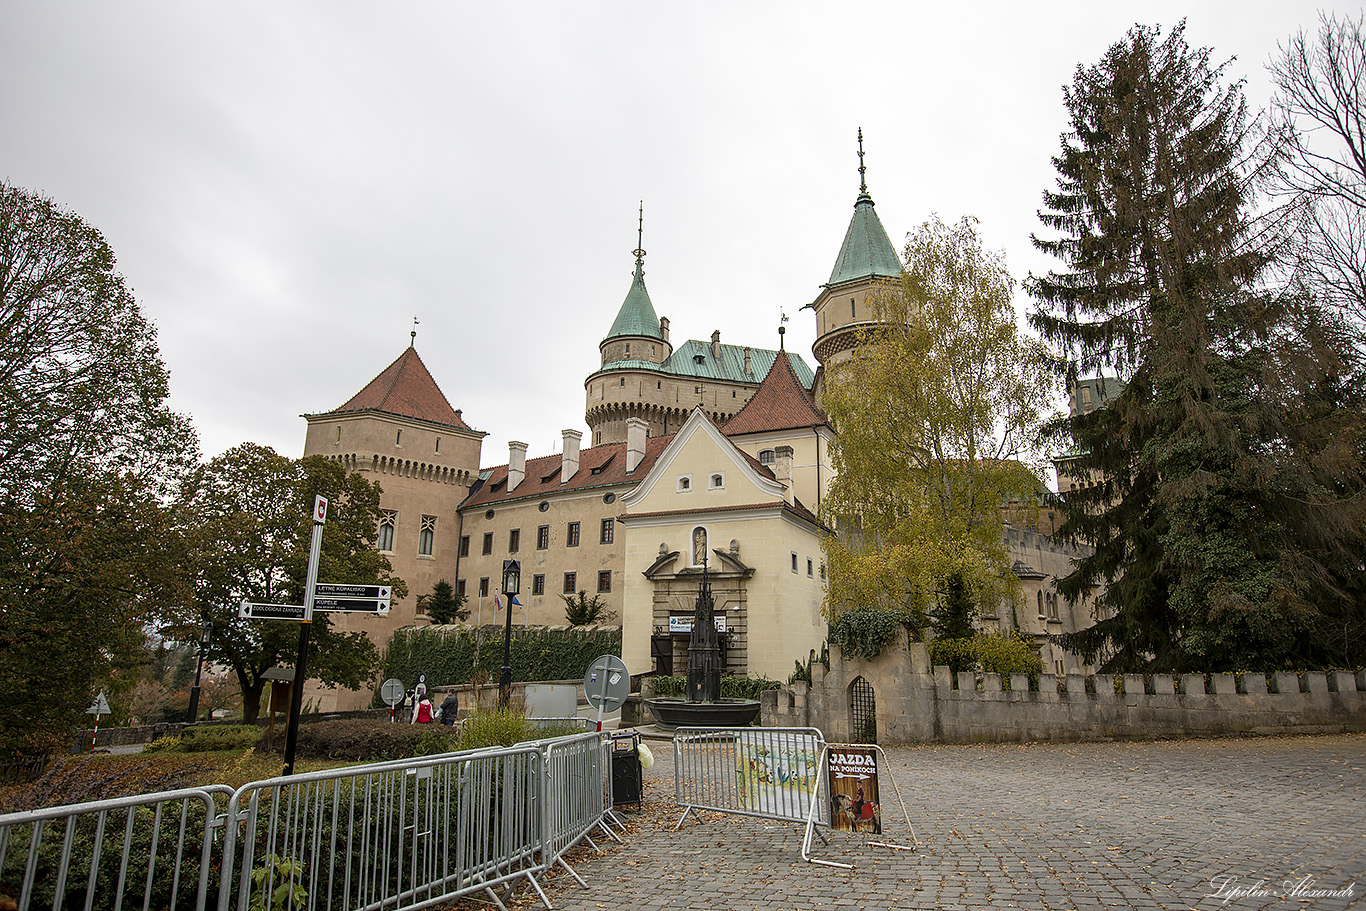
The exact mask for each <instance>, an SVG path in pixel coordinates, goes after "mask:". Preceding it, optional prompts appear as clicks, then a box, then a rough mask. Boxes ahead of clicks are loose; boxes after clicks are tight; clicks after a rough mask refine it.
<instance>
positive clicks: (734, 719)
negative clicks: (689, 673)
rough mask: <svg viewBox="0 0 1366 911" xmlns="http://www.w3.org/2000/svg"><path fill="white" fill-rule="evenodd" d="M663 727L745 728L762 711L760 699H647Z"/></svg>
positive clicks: (646, 701)
mask: <svg viewBox="0 0 1366 911" xmlns="http://www.w3.org/2000/svg"><path fill="white" fill-rule="evenodd" d="M645 704H646V705H648V706H649V707H650V711H651V712H653V713H654V716H655V720H656V721H657V722H659V726H660V727H663V728H677V727H727V728H738V727H744V726H745V725H747V724H749V723H750V722H751V721H753V720H754V718H755V716H757V715H758V714H759V700H757V699H720V700H717V701H716V702H688V701H687V700H686V699H680V698H676V697H668V696H664V697H660V698H657V699H646V700H645Z"/></svg>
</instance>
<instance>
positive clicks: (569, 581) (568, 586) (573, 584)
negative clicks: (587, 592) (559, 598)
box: [564, 573, 579, 595]
mask: <svg viewBox="0 0 1366 911" xmlns="http://www.w3.org/2000/svg"><path fill="white" fill-rule="evenodd" d="M578 579H579V577H578V576H577V575H575V574H574V573H565V574H564V593H565V594H566V595H572V594H574V592H576V591H578V590H579V582H578Z"/></svg>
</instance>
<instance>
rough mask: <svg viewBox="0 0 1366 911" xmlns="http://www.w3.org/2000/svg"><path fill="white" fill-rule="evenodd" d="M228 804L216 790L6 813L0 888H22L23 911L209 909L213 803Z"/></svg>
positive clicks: (217, 821) (215, 822)
mask: <svg viewBox="0 0 1366 911" xmlns="http://www.w3.org/2000/svg"><path fill="white" fill-rule="evenodd" d="M231 796H232V789H231V788H228V787H226V786H223V785H212V786H210V787H206V788H183V789H180V790H176V791H162V792H159V793H156V794H141V795H137V796H135V797H121V798H114V799H110V800H98V801H93V802H91V803H84V804H77V805H74V806H63V807H49V808H46V809H42V810H29V811H25V812H22V813H8V814H5V815H3V816H0V882H4V883H9V884H16V883H17V884H19V885H20V891H19V895H18V898H17V906H18V911H28V909H30V908H54V909H55V908H69V907H79V908H85V909H86V911H95V909H101V911H102V909H106V908H108V909H114V911H119V909H121V908H123V907H128V908H142V909H147V908H149V907H155V908H167V909H170V911H174V909H176V908H186V909H198V908H204V907H206V904H205V903H206V901H207V900H208V895H209V891H210V888H211V886H212V885H213V880H214V879H216V876H217V872H216V871H215V870H214V863H213V861H214V860H215V851H214V842H215V840H216V835H217V831H218V826H220V825H222V822H223V819H222V817H221V815H220V813H219V810H218V808H217V807H216V805H215V798H216V797H217V798H223V803H224V804H226V803H227V802H228V798H231ZM25 842H27V847H25V844H24V843H25ZM14 861H18V862H17V863H15V862H14Z"/></svg>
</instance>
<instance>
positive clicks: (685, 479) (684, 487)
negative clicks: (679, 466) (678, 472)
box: [676, 474, 692, 493]
mask: <svg viewBox="0 0 1366 911" xmlns="http://www.w3.org/2000/svg"><path fill="white" fill-rule="evenodd" d="M676 490H677V491H678V492H679V493H687V492H688V491H690V490H692V475H689V474H685V475H683V476H682V477H680V478H679V479H678V484H677V487H676Z"/></svg>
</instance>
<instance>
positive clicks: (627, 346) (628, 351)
mask: <svg viewBox="0 0 1366 911" xmlns="http://www.w3.org/2000/svg"><path fill="white" fill-rule="evenodd" d="M626 356H627V357H630V356H631V343H630V342H627V343H626Z"/></svg>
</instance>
